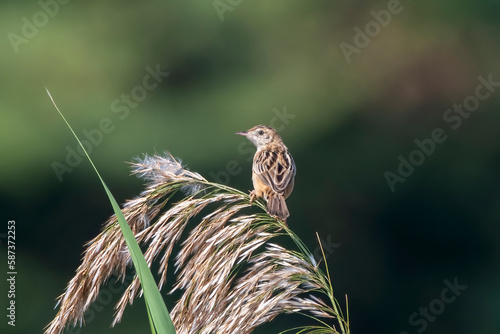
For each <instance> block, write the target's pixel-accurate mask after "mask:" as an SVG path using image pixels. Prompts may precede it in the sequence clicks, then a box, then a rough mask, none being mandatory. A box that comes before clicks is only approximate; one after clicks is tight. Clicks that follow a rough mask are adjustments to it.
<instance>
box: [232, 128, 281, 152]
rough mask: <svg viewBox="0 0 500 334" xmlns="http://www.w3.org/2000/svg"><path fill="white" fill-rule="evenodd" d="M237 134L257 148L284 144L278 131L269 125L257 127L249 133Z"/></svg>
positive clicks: (248, 131)
mask: <svg viewBox="0 0 500 334" xmlns="http://www.w3.org/2000/svg"><path fill="white" fill-rule="evenodd" d="M236 134H237V135H241V136H245V137H247V138H248V139H249V140H250V141H251V142H252V143H254V144H255V146H257V148H261V147H264V146H267V145H270V144H283V140H282V139H281V137H280V135H279V134H278V133H277V132H276V130H274V129H273V128H272V127H270V126H267V125H257V126H254V127H253V128H251V129H249V130H247V131H243V132H236Z"/></svg>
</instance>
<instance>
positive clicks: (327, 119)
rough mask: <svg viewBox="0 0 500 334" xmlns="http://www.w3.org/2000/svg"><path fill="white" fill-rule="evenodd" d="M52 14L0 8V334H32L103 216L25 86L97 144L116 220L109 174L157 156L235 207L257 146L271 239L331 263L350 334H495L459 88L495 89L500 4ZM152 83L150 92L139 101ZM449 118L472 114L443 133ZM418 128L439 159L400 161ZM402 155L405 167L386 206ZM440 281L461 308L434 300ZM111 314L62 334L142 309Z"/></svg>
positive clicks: (494, 180) (498, 93)
mask: <svg viewBox="0 0 500 334" xmlns="http://www.w3.org/2000/svg"><path fill="white" fill-rule="evenodd" d="M60 1H61V2H55V0H54V1H49V0H46V1H42V2H41V3H39V2H37V1H22V2H20V1H3V2H2V4H1V11H0V31H1V36H2V38H1V39H0V43H1V45H0V59H1V66H0V111H1V115H2V122H1V125H0V126H1V131H0V133H1V136H2V140H1V141H0V152H1V155H2V159H1V162H0V163H1V173H0V179H1V180H0V202H1V205H2V213H3V214H2V217H3V218H2V226H4V227H3V228H2V230H1V231H0V241H2V244H1V245H0V249H1V250H0V255H1V259H2V260H1V262H2V263H4V264H5V265H2V268H4V272H7V269H6V268H7V267H6V262H7V261H6V258H7V253H6V247H5V246H6V239H5V234H6V233H7V227H6V226H7V221H8V220H11V219H13V220H15V221H16V232H17V234H16V237H17V238H16V243H17V255H16V256H17V258H16V260H17V261H16V264H17V268H16V269H17V272H18V275H17V282H16V283H17V286H16V292H17V295H16V305H17V318H16V320H17V321H16V327H15V328H12V327H11V326H8V325H7V320H6V317H5V312H6V311H5V308H6V305H7V298H6V297H5V296H6V295H7V285H6V280H5V279H2V280H1V283H0V288H1V290H0V294H1V295H2V297H1V300H2V309H3V310H4V311H3V312H2V314H3V315H2V319H3V320H2V321H1V322H0V331H1V332H2V333H10V332H12V333H40V332H41V331H42V328H43V327H44V326H45V325H46V324H47V323H48V322H50V320H51V319H52V318H53V317H54V315H55V313H56V311H55V310H53V307H54V306H55V298H56V297H57V296H58V295H59V294H61V293H62V292H63V290H64V288H65V285H66V283H67V282H68V281H69V279H70V278H71V277H72V275H73V273H74V271H75V269H76V268H77V266H78V264H79V262H80V257H81V253H82V251H83V244H84V243H85V242H86V241H88V240H89V239H91V238H93V237H94V236H95V235H96V234H97V233H98V231H99V229H100V226H101V224H102V223H103V222H104V221H105V220H106V219H107V217H108V216H109V215H111V213H112V210H111V207H110V205H109V202H108V200H107V198H106V195H105V193H104V191H103V189H102V188H101V185H100V184H99V182H98V180H97V178H96V176H95V175H94V172H93V171H92V170H91V168H90V165H89V164H88V162H86V161H85V160H83V161H81V162H78V160H77V158H76V157H73V158H68V156H67V155H68V152H71V151H72V150H74V149H76V142H75V140H74V139H73V137H72V135H71V133H70V132H69V130H68V129H67V128H66V126H65V124H64V123H63V121H62V119H61V118H60V117H59V115H58V114H57V112H56V111H55V109H54V108H53V106H52V105H51V103H50V100H49V98H48V96H47V94H46V93H45V88H44V87H48V88H49V90H50V91H51V93H52V95H53V96H54V98H55V100H56V102H57V103H58V106H59V107H60V109H61V110H62V111H63V112H64V113H65V115H66V117H67V119H68V120H69V122H70V123H71V124H72V125H73V127H74V128H75V130H76V131H77V133H78V134H79V135H80V136H82V139H85V135H84V132H83V131H87V132H88V133H91V134H94V137H92V138H93V140H94V144H91V156H92V158H93V160H94V162H95V163H96V165H97V167H98V168H99V170H100V172H101V175H102V176H103V177H104V179H105V180H106V182H107V184H108V186H109V187H110V189H111V190H112V191H113V193H114V195H115V197H116V199H117V200H118V202H123V201H125V200H126V199H129V198H132V197H134V196H135V195H137V194H138V193H139V192H140V191H141V189H142V182H141V181H140V180H138V179H136V178H135V177H133V176H130V175H129V167H128V166H127V164H126V163H124V162H126V161H130V160H131V159H132V158H133V157H134V156H138V155H141V154H142V153H150V154H151V153H154V152H161V151H164V150H168V151H170V152H172V154H173V155H174V156H177V157H180V158H182V159H183V161H184V163H185V164H187V166H188V167H189V168H190V169H192V170H195V171H198V172H200V173H201V174H202V175H204V176H206V177H207V178H209V179H211V180H219V181H221V182H226V183H228V184H230V185H231V186H234V187H238V188H240V189H243V190H246V189H250V188H251V179H250V165H251V162H250V161H249V160H248V159H249V158H250V157H251V155H252V152H251V151H249V147H250V145H249V144H248V143H246V142H245V141H244V139H243V138H240V137H238V136H235V135H234V133H235V132H237V131H242V130H245V129H248V128H250V127H251V126H254V125H256V124H268V125H274V126H276V127H277V128H279V130H280V134H281V135H282V136H283V138H284V140H285V142H286V144H287V146H288V147H289V149H290V151H291V152H292V154H293V155H294V158H295V160H296V163H297V168H298V174H297V178H296V188H295V191H294V193H293V195H292V196H291V197H290V198H289V200H288V201H287V202H288V203H289V208H290V211H291V217H290V219H289V221H288V223H289V225H290V226H291V227H292V229H294V230H295V231H296V232H297V233H298V234H299V235H300V236H301V237H302V238H303V240H304V241H305V242H306V243H307V244H308V245H310V247H311V248H314V247H316V245H317V243H316V241H315V232H316V231H317V232H318V233H319V234H320V235H321V236H323V238H324V239H325V241H327V240H328V241H331V243H335V244H339V245H336V246H335V247H332V248H331V249H332V252H330V253H329V255H328V260H329V264H330V267H331V272H332V275H333V284H334V288H335V290H336V294H337V297H339V299H342V296H343V295H344V294H347V295H348V296H349V311H350V316H351V329H352V333H393V334H405V333H411V334H413V333H421V332H425V333H428V334H431V333H476V334H479V333H481V334H482V333H485V334H489V333H494V332H497V331H498V328H499V326H500V320H499V319H500V318H499V317H498V314H499V312H500V288H499V285H498V282H499V281H500V270H499V267H498V260H499V255H500V246H499V241H500V235H499V233H500V225H499V222H500V177H499V171H500V131H499V129H500V115H499V113H498V111H499V106H500V87H497V86H495V85H494V84H492V85H490V87H489V88H490V89H491V90H490V91H488V90H487V88H486V87H484V88H481V89H479V91H480V93H481V94H482V96H484V95H485V94H486V93H488V92H489V93H490V94H489V96H488V97H487V98H484V99H483V100H479V99H477V98H476V97H474V96H475V94H476V88H477V87H478V85H479V84H480V80H479V79H478V77H480V76H481V77H482V78H484V79H486V80H488V77H490V80H491V81H493V82H500V62H499V56H500V29H499V28H500V19H499V13H500V2H499V1H497V0H494V1H482V2H473V1H463V0H453V1H451V0H444V1H439V2H436V1H430V0H426V1H424V0H418V1H409V0H408V1H407V0H404V1H401V3H400V4H399V5H398V4H397V2H396V1H395V0H392V1H361V0H360V1H286V2H285V1H267V2H264V1H259V2H257V3H256V2H252V1H237V0H233V1H229V0H220V1H145V2H136V1H116V0H114V1H113V0H110V1H92V0H91V1H85V2H79V1H70V2H67V3H66V4H62V2H63V1H62V0H60ZM44 4H45V5H44ZM388 8H389V10H392V12H391V11H389V10H388ZM382 10H384V11H383V12H381V11H382ZM372 11H373V12H372ZM375 17H378V19H379V22H380V23H377V21H376V20H375ZM358 29H359V30H358ZM366 29H368V31H367V32H366ZM359 31H361V32H362V33H359ZM365 34H366V35H365ZM342 43H345V44H342ZM356 43H357V44H356ZM347 44H349V45H350V46H349V47H348V49H347V50H350V51H349V52H348V55H347V57H346V54H345V52H343V51H342V48H341V45H344V47H345V46H346V45H347ZM354 48H356V49H354ZM344 49H345V48H344ZM148 67H149V70H148V69H147V68H148ZM156 68H158V69H160V71H162V72H168V76H167V75H166V74H165V75H164V76H162V77H158V78H159V81H160V79H161V82H159V83H158V84H157V85H156V84H155V81H154V80H152V79H151V78H150V79H146V84H145V83H144V79H145V77H146V76H147V75H148V73H149V72H148V71H151V69H156ZM148 80H149V81H148ZM145 85H146V86H147V87H149V88H151V89H149V90H148V89H145V88H144V87H145ZM153 86H156V87H154V88H153ZM127 96H128V97H127ZM127 98H128V99H129V100H128V101H129V102H126V99H127ZM464 102H465V103H469V104H468V105H469V108H470V109H474V111H472V112H470V114H468V113H463V115H466V116H457V115H460V114H459V113H456V112H451V113H448V114H447V110H448V109H450V108H453V106H454V104H457V105H458V104H462V103H464ZM476 102H478V104H477V105H475V104H474V103H476ZM471 106H472V107H471ZM445 115H448V116H449V117H451V116H452V115H453V117H459V118H455V119H454V121H453V122H451V121H448V122H447V121H446V120H445V119H444V118H443V117H445ZM103 120H104V121H103ZM459 121H460V122H461V123H460V125H459V126H458V122H459ZM102 122H104V125H103V126H104V128H105V130H106V132H102V131H100V132H99V131H98V130H95V129H98V128H99V127H100V126H102ZM452 126H454V127H455V128H453V127H452ZM436 128H441V129H443V131H444V133H445V136H446V140H445V141H444V142H443V143H437V144H434V145H435V148H434V151H433V153H432V154H429V155H425V156H424V155H419V153H414V152H416V150H418V146H417V145H416V144H415V140H424V139H427V138H431V133H432V132H433V130H434V129H436ZM98 133H100V134H98ZM427 143H428V145H429V146H428V147H431V146H432V144H429V142H427ZM412 154H413V155H412ZM400 156H401V157H402V159H406V160H408V159H410V158H411V157H412V159H413V161H417V164H420V165H419V166H416V167H414V170H413V171H412V172H411V171H406V172H407V174H410V175H407V177H404V182H396V183H395V184H394V185H393V189H391V187H390V185H389V184H388V182H387V180H386V175H387V174H385V173H386V172H387V171H388V172H391V173H394V175H396V174H397V173H398V166H399V165H400V163H401V162H400V161H401V160H400V158H399V157H400ZM410 156H411V157H410ZM422 157H424V159H425V161H423V162H422V159H421V158H422ZM419 158H420V160H419ZM66 159H70V160H69V162H70V163H71V164H72V166H73V167H69V166H68V162H67V161H66ZM71 159H73V160H71ZM415 159H416V160H415ZM57 164H60V165H57ZM228 164H229V165H228ZM55 165H57V166H59V168H63V167H61V166H63V165H65V166H66V168H71V172H69V170H63V172H61V170H60V171H59V177H58V176H57V174H56V172H55V170H54V166H55ZM407 168H408V167H407ZM230 172H231V174H230ZM403 173H405V171H404V170H403ZM384 174H385V175H384ZM399 180H400V181H401V180H403V179H399ZM392 190H394V191H392ZM5 276H6V274H4V277H5ZM455 278H456V279H457V281H458V283H459V284H460V285H465V286H467V288H466V289H465V290H463V291H462V292H461V294H460V295H459V296H458V297H457V298H456V299H455V300H454V301H453V302H450V303H442V302H440V301H439V300H440V299H441V294H442V293H443V289H444V288H445V287H446V284H445V283H444V280H448V281H449V282H452V283H453V281H454V280H455ZM113 297H114V299H115V300H116V299H117V298H118V297H119V294H116V295H114V296H113ZM167 300H168V297H167ZM168 303H169V305H171V303H172V301H170V300H169V301H168ZM113 305H114V304H113V303H112V302H110V301H101V303H100V304H98V305H96V309H95V310H94V311H93V312H94V314H89V316H88V317H87V326H86V327H84V328H83V329H82V330H81V331H80V330H70V331H68V332H71V333H78V332H81V333H113V332H114V333H139V332H140V333H145V332H147V331H148V330H149V329H148V320H147V316H146V313H145V310H144V307H143V301H142V300H139V301H136V303H135V305H134V306H133V307H130V308H128V310H127V311H126V313H125V317H124V319H125V320H124V322H123V323H122V324H120V325H118V326H117V327H116V328H114V329H109V325H110V324H111V321H112V313H113ZM429 307H430V311H428V312H429V313H428V316H427V318H426V316H424V315H423V313H421V312H425V308H429ZM101 308H102V310H101ZM415 312H416V313H415ZM429 314H430V315H429ZM410 318H412V319H413V321H412V320H410ZM301 320H302V319H301V318H300V316H292V317H290V316H284V317H278V318H277V319H276V320H275V321H274V322H273V323H271V324H268V325H265V326H263V327H261V328H259V330H258V331H257V332H258V333H277V332H278V331H279V329H283V328H284V326H286V325H290V324H292V323H293V324H299V323H300V321H301ZM424 327H425V328H424Z"/></svg>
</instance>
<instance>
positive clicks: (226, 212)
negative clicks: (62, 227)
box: [45, 153, 349, 334]
mask: <svg viewBox="0 0 500 334" xmlns="http://www.w3.org/2000/svg"><path fill="white" fill-rule="evenodd" d="M132 173H133V174H136V175H138V176H139V177H140V178H142V179H144V180H145V181H146V189H145V190H144V191H143V192H142V193H141V194H140V196H139V197H137V198H135V199H133V200H129V201H127V202H126V203H125V205H124V206H123V209H122V212H123V214H124V216H125V218H126V220H127V222H128V224H129V225H130V228H131V229H132V231H133V233H134V235H135V236H136V240H137V242H138V243H139V245H141V246H142V247H143V249H145V252H144V257H145V259H146V262H147V263H148V265H149V267H150V268H151V265H152V263H153V262H154V261H157V262H158V264H159V270H158V279H159V282H158V287H159V288H160V290H161V289H162V288H163V287H164V286H165V285H166V284H167V283H169V282H167V269H168V264H169V262H170V264H173V265H174V268H175V272H176V281H175V282H173V284H172V283H169V284H171V287H170V292H174V291H180V292H181V293H182V295H181V297H180V299H179V300H178V301H177V302H176V304H175V307H174V308H173V309H172V311H171V317H172V320H173V322H174V325H175V328H176V332H177V333H179V334H188V333H201V334H209V333H243V334H245V333H250V332H252V330H254V329H255V328H256V327H257V326H259V325H262V324H264V323H266V322H269V321H271V320H272V319H274V318H275V317H276V316H278V315H280V314H284V313H301V314H304V315H306V316H309V317H311V318H313V319H315V320H317V323H316V324H315V325H309V326H304V327H300V328H295V329H294V330H296V331H297V333H298V332H300V333H342V334H347V333H349V322H348V319H346V318H345V317H344V316H343V314H342V311H341V309H340V307H339V305H338V303H337V300H336V299H335V298H334V296H333V288H332V285H331V281H330V276H329V273H328V268H327V270H326V274H325V273H324V272H323V271H322V270H321V269H320V266H319V264H318V263H317V262H316V260H315V259H314V257H313V256H312V253H311V252H310V251H309V250H308V249H307V247H306V246H305V245H304V244H303V243H302V242H301V241H300V239H299V238H298V237H297V235H295V234H294V233H293V231H291V230H290V229H289V228H288V227H287V226H285V225H284V224H283V223H282V222H281V221H279V220H278V221H277V220H275V219H273V218H272V217H270V216H269V215H268V214H267V213H265V205H264V204H263V203H261V202H259V201H256V202H253V203H250V198H249V196H248V195H247V194H245V193H243V192H241V191H239V190H236V189H233V188H231V187H228V186H225V185H221V184H217V183H212V182H209V181H207V180H206V179H205V178H203V177H202V176H201V175H200V174H198V173H195V172H192V171H189V170H187V169H186V168H184V167H183V166H182V164H181V162H180V161H178V160H176V159H174V158H173V157H172V156H171V155H170V154H168V153H166V154H164V155H162V156H160V155H154V156H147V155H145V156H144V158H142V159H137V160H136V161H135V162H134V163H132ZM174 196H175V198H179V197H180V200H179V201H175V202H174V198H173V197H174ZM255 205H256V206H258V207H259V208H260V209H261V212H260V213H253V214H252V213H251V210H248V209H247V208H250V207H252V206H255ZM202 211H203V213H202ZM196 219H199V220H200V222H199V223H198V224H197V225H196V226H191V225H192V224H189V223H190V222H191V221H193V220H196ZM282 236H286V237H289V238H291V239H292V240H293V241H294V242H295V244H296V246H297V247H296V248H297V249H296V250H289V249H285V248H284V247H282V246H280V245H278V244H277V243H276V242H275V240H272V239H276V238H277V237H282ZM175 245H179V246H180V251H179V252H178V254H177V255H176V256H175V258H174V259H171V258H172V252H173V249H174V246H175ZM169 260H170V261H169ZM130 264H131V259H130V254H129V252H128V250H127V246H126V244H125V241H124V239H123V236H122V234H121V231H120V227H119V225H118V223H117V221H116V217H115V216H112V217H111V218H110V219H109V220H108V221H107V222H106V223H105V225H104V226H103V229H102V232H101V233H100V234H99V235H98V236H97V237H95V238H94V239H93V240H91V241H90V242H88V243H87V244H86V250H85V252H84V256H83V260H82V263H81V265H80V266H79V267H78V269H77V271H76V274H75V276H74V277H73V278H72V279H71V280H70V282H69V283H68V286H67V288H66V290H65V292H64V293H63V294H62V295H61V296H60V297H59V298H58V305H60V307H59V311H58V313H57V315H56V317H55V318H54V320H53V321H52V322H51V323H50V324H49V325H48V327H47V328H46V332H45V333H47V334H59V333H61V332H62V331H63V330H64V328H65V327H67V326H68V325H72V326H76V325H77V324H80V326H81V325H82V323H83V322H84V313H85V311H86V310H87V309H88V308H89V306H90V305H91V303H92V302H93V301H95V300H96V299H97V297H98V295H99V289H100V287H101V286H102V285H103V284H105V283H106V282H107V281H108V280H109V279H110V277H111V276H113V275H116V276H117V277H118V279H121V280H122V281H123V280H124V279H125V275H126V270H127V267H129V266H130ZM141 295H142V289H141V286H140V282H139V280H138V278H137V276H136V277H135V278H134V280H133V281H132V282H131V283H130V284H129V285H128V287H127V288H126V290H125V292H124V293H123V296H122V297H121V299H120V300H119V301H118V303H117V305H116V306H115V310H116V313H115V318H114V321H113V323H112V325H113V326H114V325H116V324H117V323H119V322H120V321H121V319H122V317H123V312H124V310H125V308H126V306H127V304H132V303H133V301H134V299H135V298H136V297H138V296H141ZM321 296H323V297H321ZM325 300H326V302H325Z"/></svg>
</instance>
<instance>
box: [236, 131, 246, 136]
mask: <svg viewBox="0 0 500 334" xmlns="http://www.w3.org/2000/svg"><path fill="white" fill-rule="evenodd" d="M235 135H240V136H246V135H247V132H246V131H243V132H236V133H235Z"/></svg>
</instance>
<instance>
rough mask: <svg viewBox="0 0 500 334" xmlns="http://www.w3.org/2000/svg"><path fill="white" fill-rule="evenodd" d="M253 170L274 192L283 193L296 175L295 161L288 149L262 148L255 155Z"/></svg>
mask: <svg viewBox="0 0 500 334" xmlns="http://www.w3.org/2000/svg"><path fill="white" fill-rule="evenodd" d="M253 172H254V173H255V174H256V175H257V177H258V178H259V179H260V180H261V181H262V182H264V184H266V185H268V186H269V187H271V189H272V190H273V191H274V192H276V193H278V194H283V192H284V191H285V189H286V187H287V186H288V185H289V184H290V182H292V181H293V179H294V177H295V163H294V161H293V158H292V155H291V154H290V153H288V151H287V150H262V151H260V152H257V154H256V155H255V158H254V163H253Z"/></svg>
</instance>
